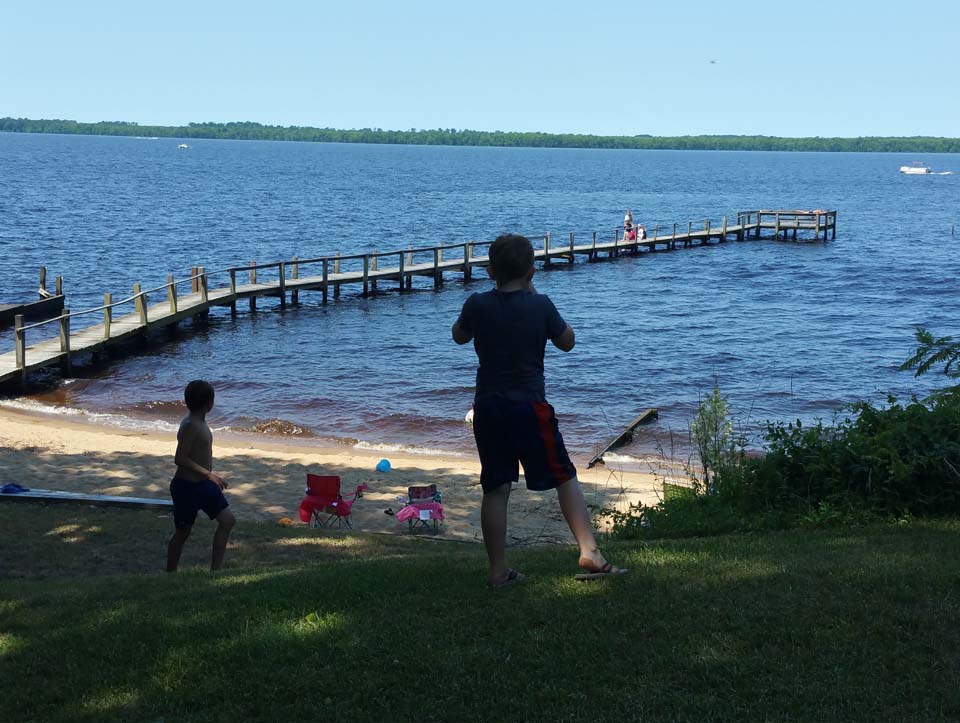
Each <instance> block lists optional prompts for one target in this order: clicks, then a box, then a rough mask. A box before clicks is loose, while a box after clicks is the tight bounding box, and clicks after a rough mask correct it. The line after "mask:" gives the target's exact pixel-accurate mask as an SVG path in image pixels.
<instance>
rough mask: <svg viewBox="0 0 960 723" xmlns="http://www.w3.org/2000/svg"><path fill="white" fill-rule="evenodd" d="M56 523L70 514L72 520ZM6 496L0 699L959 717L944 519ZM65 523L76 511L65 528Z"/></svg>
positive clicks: (298, 708) (954, 565)
mask: <svg viewBox="0 0 960 723" xmlns="http://www.w3.org/2000/svg"><path fill="white" fill-rule="evenodd" d="M69 526H74V527H69ZM169 527H170V522H169V519H164V518H162V517H160V516H159V515H157V514H156V513H139V512H127V511H109V512H97V511H86V510H84V511H66V510H64V509H63V508H59V509H58V508H34V507H28V506H16V507H13V506H10V507H7V508H2V509H0V543H2V546H3V547H2V549H3V563H2V566H0V683H2V685H3V692H2V694H0V721H5V722H7V721H10V722H13V721H65V720H71V721H113V720H124V721H126V720H129V721H144V722H146V721H159V720H163V721H164V722H165V723H171V722H173V721H251V720H263V721H294V720H298V721H299V720H343V721H381V720H382V721H388V720H389V721H393V720H397V721H414V720H415V721H592V722H597V721H605V720H643V721H719V720H731V721H734V720H736V721H744V720H749V721H754V720H757V721H832V720H846V721H871V722H876V721H935V720H960V690H958V681H960V523H957V522H926V523H920V522H913V523H910V524H907V525H895V526H877V527H870V528H864V529H853V530H851V529H845V530H814V531H810V530H803V531H793V532H782V533H769V534H762V535H759V534H758V535H742V536H727V537H717V538H707V539H697V540H673V541H664V542H656V543H617V544H610V545H608V546H607V547H608V550H609V554H610V557H611V558H612V559H613V560H614V561H615V562H617V563H619V564H624V565H628V566H629V567H630V568H631V570H630V574H629V575H626V576H624V577H621V578H618V579H610V580H603V581H601V582H599V583H592V584H585V583H576V582H574V581H573V579H572V575H573V573H574V572H575V570H574V565H575V563H576V555H575V552H574V551H573V550H572V549H568V548H521V549H517V550H515V551H513V557H512V559H513V562H514V563H515V565H516V566H518V567H520V568H521V569H523V570H524V571H525V572H527V573H528V574H529V575H530V580H529V582H527V583H525V584H523V585H520V586H517V587H515V588H511V589H507V590H501V591H496V592H493V591H489V590H487V589H485V587H484V584H483V581H484V575H485V558H484V555H483V551H482V548H480V547H479V546H473V545H459V544H448V543H440V542H428V541H425V540H409V539H404V538H402V537H389V538H387V537H383V536H348V537H344V536H337V535H330V534H326V535H325V534H321V533H318V532H316V531H312V530H305V529H303V528H293V529H284V528H280V527H278V526H275V525H259V526H258V525H253V524H246V525H243V526H238V528H237V532H238V535H237V544H236V545H235V546H234V547H232V548H231V549H230V550H229V551H228V557H227V565H228V568H229V569H228V570H227V571H225V572H223V573H220V574H215V575H211V574H210V573H208V572H206V571H204V570H203V569H202V568H201V567H200V566H201V565H203V564H204V563H205V560H206V554H207V552H208V549H207V547H208V544H209V533H210V532H211V527H210V526H209V525H203V526H201V525H199V524H198V528H199V529H198V530H197V533H196V534H195V538H196V539H192V540H191V541H190V543H188V544H189V546H190V548H191V549H190V556H191V557H190V558H189V560H188V561H187V562H188V570H187V571H185V572H182V573H180V574H177V575H173V576H171V575H165V574H163V573H159V572H156V573H153V572H150V571H153V570H158V569H159V568H160V567H161V566H162V556H163V546H164V543H165V539H166V536H167V535H168V534H169ZM68 528H69V529H68Z"/></svg>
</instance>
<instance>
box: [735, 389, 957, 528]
mask: <svg viewBox="0 0 960 723" xmlns="http://www.w3.org/2000/svg"><path fill="white" fill-rule="evenodd" d="M851 412H852V414H853V416H852V417H847V418H844V419H842V420H840V421H839V422H837V423H835V425H834V426H825V425H824V424H823V423H822V422H818V423H817V424H815V425H812V426H806V427H805V426H804V425H802V424H801V423H800V422H799V421H798V422H796V423H793V424H783V423H776V424H771V425H770V426H769V427H768V429H767V433H766V442H767V453H766V454H765V455H764V456H763V457H760V458H756V459H750V460H746V461H745V462H744V463H743V465H742V466H741V469H729V470H724V472H725V473H726V474H727V475H729V476H730V478H731V481H735V482H736V485H738V489H739V490H740V499H739V501H740V504H741V506H742V507H743V508H744V509H747V510H763V509H768V508H771V507H772V508H777V509H783V510H785V511H787V512H792V513H796V514H807V513H809V512H810V511H811V510H814V509H817V508H819V507H820V505H821V504H822V503H824V502H826V503H830V504H831V505H840V506H844V505H846V506H858V507H867V508H869V509H873V510H876V511H878V512H889V513H900V512H904V511H910V512H913V513H915V514H925V515H942V514H956V513H958V512H960V393H956V392H945V393H943V394H940V395H936V396H934V397H931V398H929V399H927V400H924V401H918V400H917V399H913V400H911V401H910V402H909V403H908V404H900V403H899V402H897V400H896V399H894V398H890V399H889V400H888V406H886V407H875V406H873V405H871V404H869V403H867V402H858V403H856V404H854V405H853V406H852V407H851ZM729 486H730V487H732V486H733V485H729Z"/></svg>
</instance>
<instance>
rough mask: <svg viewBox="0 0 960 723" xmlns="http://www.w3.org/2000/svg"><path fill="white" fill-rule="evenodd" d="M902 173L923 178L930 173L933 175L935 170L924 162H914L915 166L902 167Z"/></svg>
mask: <svg viewBox="0 0 960 723" xmlns="http://www.w3.org/2000/svg"><path fill="white" fill-rule="evenodd" d="M900 173H906V174H908V175H911V176H923V175H926V174H928V173H933V169H932V168H930V166H928V165H927V164H926V163H923V162H922V161H914V162H913V164H911V165H909V166H900Z"/></svg>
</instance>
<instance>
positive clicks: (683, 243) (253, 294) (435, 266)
mask: <svg viewBox="0 0 960 723" xmlns="http://www.w3.org/2000/svg"><path fill="white" fill-rule="evenodd" d="M836 222H837V212H836V211H824V210H819V209H818V210H816V211H777V210H774V211H742V212H740V213H738V214H737V222H736V223H732V224H731V223H728V222H727V218H726V216H724V217H723V219H722V220H721V222H720V223H718V224H714V223H712V222H711V221H710V219H705V220H704V221H702V222H697V223H694V222H687V223H686V224H673V226H672V228H662V227H660V226H656V227H654V229H653V230H652V231H650V230H648V231H647V234H648V236H647V237H646V238H644V239H638V240H626V241H625V240H624V239H623V235H622V229H617V230H615V231H613V232H611V233H610V235H608V236H607V238H606V239H603V238H600V237H599V236H598V234H597V233H596V232H593V233H592V234H591V235H590V237H589V238H588V239H586V240H583V239H578V238H576V237H575V235H574V234H573V233H571V234H569V236H565V237H563V238H556V237H553V236H551V235H550V234H547V235H546V236H544V237H543V238H542V240H535V239H531V240H533V241H534V242H535V248H534V256H535V258H536V260H537V261H540V262H542V263H543V264H544V265H545V266H549V265H551V264H554V263H557V262H566V263H573V262H574V261H575V259H576V257H577V256H581V257H585V258H586V259H587V260H589V261H598V260H601V259H614V258H617V257H619V256H621V255H625V254H636V253H639V252H642V251H649V252H653V251H670V250H673V249H678V248H689V247H691V246H700V245H704V244H708V243H721V242H724V241H727V240H729V239H731V238H733V239H736V240H738V241H744V240H747V239H749V238H762V237H764V236H765V235H766V236H767V237H771V236H772V237H773V238H778V239H780V238H782V239H787V238H793V239H798V238H804V237H805V235H809V234H810V233H811V232H812V234H813V240H820V239H821V238H822V240H824V241H826V240H827V236H828V234H829V235H830V238H836V233H837V230H836V229H837V226H836ZM769 232H772V233H769ZM798 233H800V234H802V235H801V236H799V237H798ZM491 243H492V241H481V242H466V243H460V244H452V245H441V246H431V247H425V248H408V249H401V250H396V251H385V252H378V251H372V252H370V253H366V254H354V255H350V256H341V255H340V254H336V255H334V256H323V257H319V258H312V259H298V258H296V257H295V258H293V259H290V260H288V261H275V262H271V263H265V264H257V263H251V264H249V265H247V266H234V267H230V268H226V269H221V270H219V271H211V272H208V271H206V270H205V269H203V268H202V267H195V268H194V269H193V270H192V272H191V274H190V276H188V277H186V278H182V279H179V280H177V279H175V278H174V277H173V276H168V277H167V282H166V283H165V284H162V285H160V286H156V287H153V288H149V289H145V290H144V289H142V288H141V285H140V284H134V286H133V293H132V294H131V295H130V296H129V297H127V298H124V299H120V300H118V301H114V300H113V299H112V297H111V295H110V294H104V300H103V305H102V306H99V307H96V308H93V309H84V310H82V311H74V312H71V311H70V310H69V309H64V310H63V312H62V313H61V314H60V315H59V316H57V317H55V318H52V319H48V320H45V321H41V322H38V323H34V324H28V325H25V324H24V319H23V317H22V316H21V315H18V316H17V318H16V321H15V332H14V336H15V339H14V349H13V350H12V351H9V352H7V353H4V354H0V384H11V383H12V384H15V385H21V386H22V385H24V384H25V383H26V381H27V378H28V375H29V373H30V372H32V371H35V370H37V369H41V368H44V367H49V366H55V365H59V366H60V367H61V368H62V369H63V370H64V372H65V373H69V371H70V365H71V359H72V357H74V356H75V355H77V354H81V353H96V352H99V351H102V350H104V349H105V348H106V347H109V346H113V345H115V344H119V343H121V342H123V341H126V340H129V339H131V338H136V337H140V336H143V335H144V334H146V333H147V332H149V331H150V330H153V329H157V328H163V327H169V326H172V325H174V324H177V323H178V322H180V321H182V320H185V319H189V318H193V317H198V316H203V315H205V314H207V313H208V312H209V310H210V308H211V307H214V306H229V307H231V309H232V310H233V311H236V306H237V303H238V302H240V301H241V300H244V299H246V300H247V301H248V303H249V305H250V308H251V309H256V304H257V299H258V298H260V297H276V298H278V299H279V302H280V305H281V306H285V305H286V304H287V303H288V297H289V300H290V302H291V303H293V304H297V303H299V294H300V292H301V291H319V292H320V294H321V295H322V300H323V303H327V302H328V299H329V294H330V293H331V292H332V294H333V297H334V298H335V299H336V298H337V297H339V296H340V290H341V287H343V286H345V285H349V284H355V285H358V286H360V287H361V288H362V293H363V294H364V295H367V294H369V293H370V292H371V291H376V290H377V284H378V283H382V282H395V283H396V284H397V288H398V289H399V290H400V291H406V290H408V289H411V288H412V287H413V278H414V277H415V276H419V277H427V278H429V279H432V281H433V287H434V288H439V287H440V286H442V285H443V280H444V274H445V273H446V274H451V273H452V274H459V275H462V278H463V279H464V280H465V281H470V280H471V278H472V276H473V270H474V269H476V268H482V267H485V266H487V265H488V264H489V258H488V256H487V255H486V253H485V252H486V251H487V250H488V249H489V246H490V244H491ZM211 279H215V280H216V282H217V283H219V284H222V285H220V286H215V287H213V286H212V285H211ZM187 287H188V288H187ZM151 297H152V298H153V299H158V297H159V299H162V300H157V301H151ZM36 337H41V338H39V339H37V340H36V341H34V339H35V338H36ZM31 342H32V343H31Z"/></svg>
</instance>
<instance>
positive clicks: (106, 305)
mask: <svg viewBox="0 0 960 723" xmlns="http://www.w3.org/2000/svg"><path fill="white" fill-rule="evenodd" d="M111 321H113V294H104V295H103V338H104V339H109V338H110V322H111Z"/></svg>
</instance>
